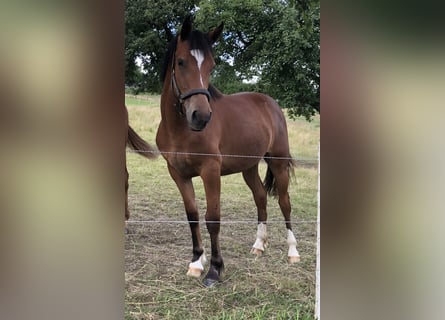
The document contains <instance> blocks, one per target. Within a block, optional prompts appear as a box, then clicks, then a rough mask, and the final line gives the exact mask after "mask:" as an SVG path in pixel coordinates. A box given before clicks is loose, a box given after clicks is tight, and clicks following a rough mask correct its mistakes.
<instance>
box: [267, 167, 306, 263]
mask: <svg viewBox="0 0 445 320" xmlns="http://www.w3.org/2000/svg"><path fill="white" fill-rule="evenodd" d="M290 165H291V164H289V163H285V162H283V160H272V161H270V163H269V168H270V170H271V173H272V174H273V179H274V182H273V183H274V188H273V189H274V190H275V191H276V194H277V196H278V204H279V205H280V209H281V212H282V213H283V217H284V221H285V224H286V228H287V241H286V242H287V244H288V246H289V249H288V254H287V256H288V262H289V263H291V264H292V263H296V262H299V261H300V254H299V253H298V250H297V240H296V238H295V235H294V233H293V231H292V224H291V204H290V199H289V193H288V188H289V170H290V168H289V166H290Z"/></svg>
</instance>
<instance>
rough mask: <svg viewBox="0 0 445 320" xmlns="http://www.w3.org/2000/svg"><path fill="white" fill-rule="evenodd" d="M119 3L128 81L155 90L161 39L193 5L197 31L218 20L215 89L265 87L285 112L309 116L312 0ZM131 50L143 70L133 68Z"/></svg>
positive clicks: (313, 100)
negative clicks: (221, 28) (122, 13)
mask: <svg viewBox="0 0 445 320" xmlns="http://www.w3.org/2000/svg"><path fill="white" fill-rule="evenodd" d="M126 5H127V7H126V27H127V30H126V35H127V39H126V43H125V50H126V51H125V54H126V84H127V85H130V86H133V87H135V88H140V89H143V90H145V91H152V92H160V89H161V84H160V82H159V70H160V66H161V63H162V60H163V55H164V52H165V48H166V45H167V43H168V42H169V41H170V40H171V39H172V38H173V37H174V34H175V32H176V29H177V28H178V27H179V26H180V25H181V23H182V22H183V20H184V18H185V16H186V15H188V14H190V13H196V14H195V16H196V17H195V23H194V26H195V27H196V28H197V29H200V30H203V31H207V30H208V29H210V28H212V27H215V26H216V25H218V24H219V23H220V22H222V21H223V22H224V34H223V37H222V38H221V39H220V41H219V43H218V44H217V46H216V55H215V59H216V64H217V67H216V68H215V73H214V76H213V80H212V81H213V83H214V84H215V85H216V86H217V87H218V88H219V89H221V90H222V91H223V92H226V93H231V92H234V91H241V90H255V91H261V92H264V93H267V94H269V95H271V96H272V97H274V98H275V99H277V101H278V102H279V103H280V105H281V106H282V107H286V108H288V109H289V114H290V115H291V116H299V115H303V116H305V117H306V118H308V119H309V118H310V117H311V116H312V115H313V114H315V112H316V109H317V108H319V105H320V98H319V92H320V89H319V88H320V46H319V43H320V3H319V1H318V0H317V1H315V0H300V1H296V0H201V1H199V0H178V1H172V0H160V1H153V0H126ZM136 57H139V58H140V59H142V62H143V67H144V69H145V70H146V74H141V73H138V70H137V69H138V68H137V66H136V64H135V59H136ZM252 80H256V81H252ZM248 82H250V84H249V83H248ZM252 82H253V83H252Z"/></svg>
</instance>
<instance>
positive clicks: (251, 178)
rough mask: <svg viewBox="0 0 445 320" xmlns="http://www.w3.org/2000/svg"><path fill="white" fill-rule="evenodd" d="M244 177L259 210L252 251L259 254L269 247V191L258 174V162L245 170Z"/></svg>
mask: <svg viewBox="0 0 445 320" xmlns="http://www.w3.org/2000/svg"><path fill="white" fill-rule="evenodd" d="M243 178H244V181H245V182H246V184H247V186H248V187H249V188H250V190H251V191H252V195H253V199H254V201H255V205H256V207H257V212H258V227H257V228H258V229H257V234H256V240H255V243H254V244H253V246H252V250H251V253H252V254H255V255H257V256H260V255H262V254H263V252H264V250H265V249H266V248H267V244H268V241H267V225H266V222H267V193H266V190H265V189H264V186H263V184H262V182H261V178H260V176H259V174H258V164H256V165H255V166H254V167H252V168H250V169H248V170H246V171H244V172H243Z"/></svg>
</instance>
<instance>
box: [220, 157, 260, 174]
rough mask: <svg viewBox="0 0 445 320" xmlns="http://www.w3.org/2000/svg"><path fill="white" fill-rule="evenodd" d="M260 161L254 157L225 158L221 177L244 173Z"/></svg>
mask: <svg viewBox="0 0 445 320" xmlns="http://www.w3.org/2000/svg"><path fill="white" fill-rule="evenodd" d="M259 161H260V158H252V157H246V158H242V157H226V158H223V161H222V164H221V175H222V176H225V175H229V174H233V173H238V172H243V171H244V170H247V169H249V168H252V167H253V166H254V165H256V164H257V163H258V162H259Z"/></svg>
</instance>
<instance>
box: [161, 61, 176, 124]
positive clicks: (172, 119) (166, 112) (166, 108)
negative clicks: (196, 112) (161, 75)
mask: <svg viewBox="0 0 445 320" xmlns="http://www.w3.org/2000/svg"><path fill="white" fill-rule="evenodd" d="M171 81H172V80H171V71H170V69H169V70H167V75H166V77H165V79H164V84H163V86H162V94H161V118H162V120H163V121H165V123H167V124H172V125H177V124H176V122H178V121H179V120H180V116H179V114H178V112H177V110H176V107H175V104H176V103H177V98H176V97H175V95H174V93H173V88H172V85H171Z"/></svg>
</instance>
